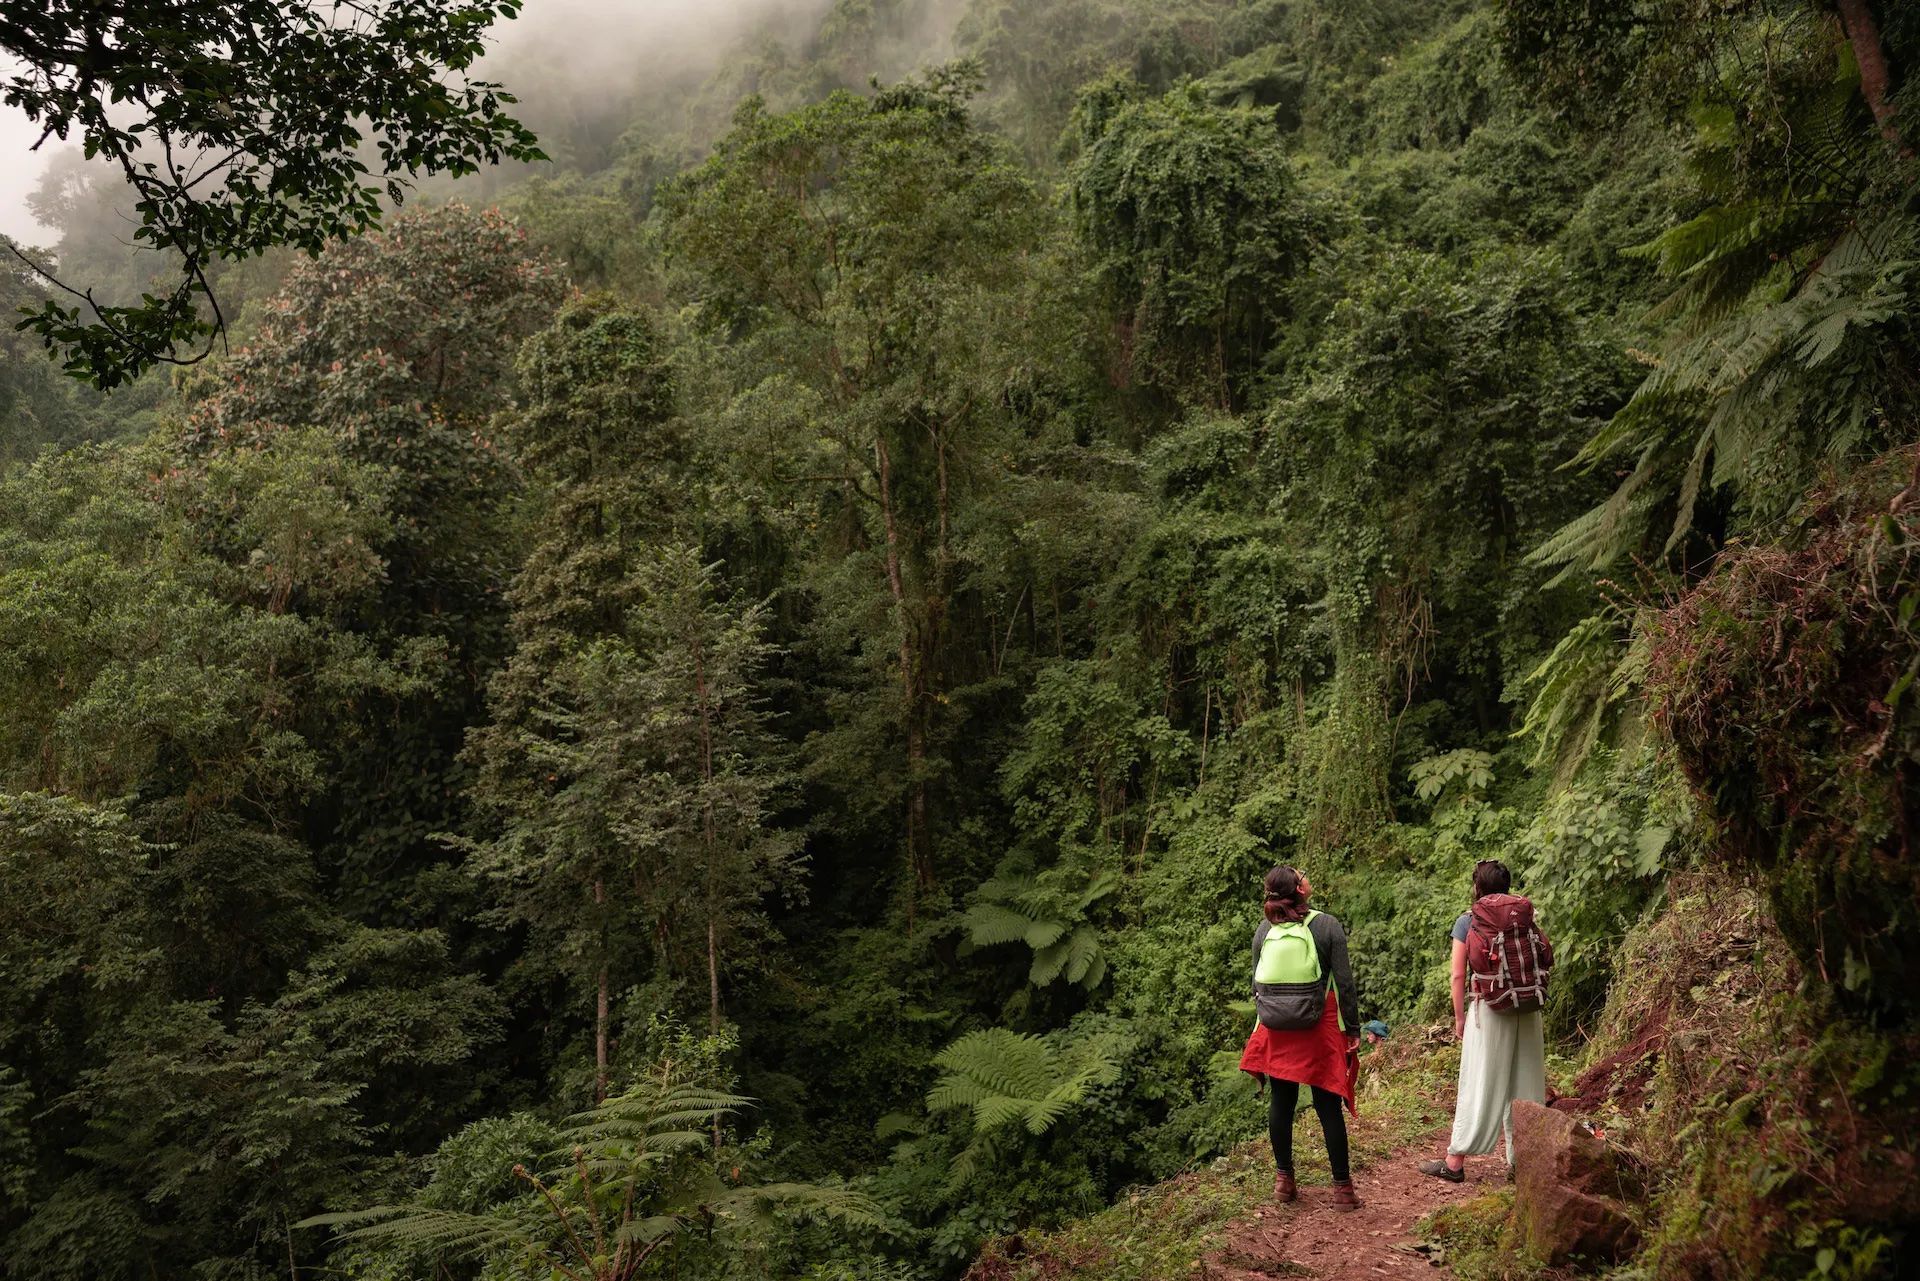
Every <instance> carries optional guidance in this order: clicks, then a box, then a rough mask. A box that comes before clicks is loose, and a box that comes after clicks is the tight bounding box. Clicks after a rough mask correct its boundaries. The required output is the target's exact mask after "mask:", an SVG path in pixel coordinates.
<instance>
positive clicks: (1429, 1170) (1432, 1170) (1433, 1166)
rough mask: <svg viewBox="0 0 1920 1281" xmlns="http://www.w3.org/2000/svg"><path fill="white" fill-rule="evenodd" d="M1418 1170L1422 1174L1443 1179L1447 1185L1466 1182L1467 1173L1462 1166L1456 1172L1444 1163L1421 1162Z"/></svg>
mask: <svg viewBox="0 0 1920 1281" xmlns="http://www.w3.org/2000/svg"><path fill="white" fill-rule="evenodd" d="M1419 1170H1420V1173H1422V1174H1431V1175H1432V1176H1433V1177H1434V1178H1436V1179H1445V1180H1446V1181H1447V1182H1448V1183H1465V1182H1466V1181H1467V1171H1466V1168H1465V1167H1464V1166H1463V1167H1461V1168H1460V1169H1458V1170H1456V1169H1454V1168H1453V1167H1452V1166H1450V1165H1448V1164H1447V1163H1446V1162H1445V1161H1422V1162H1421V1163H1420V1165H1419Z"/></svg>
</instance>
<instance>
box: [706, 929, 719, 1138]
mask: <svg viewBox="0 0 1920 1281" xmlns="http://www.w3.org/2000/svg"><path fill="white" fill-rule="evenodd" d="M707 1028H708V1030H709V1031H710V1033H711V1034H712V1035H713V1036H715V1037H718V1036H719V1035H720V944H719V938H718V935H717V933H716V932H715V930H714V925H713V917H712V916H708V917H707ZM713 1150H714V1151H715V1152H718V1151H719V1150H720V1114H719V1113H718V1112H716V1113H714V1114H713Z"/></svg>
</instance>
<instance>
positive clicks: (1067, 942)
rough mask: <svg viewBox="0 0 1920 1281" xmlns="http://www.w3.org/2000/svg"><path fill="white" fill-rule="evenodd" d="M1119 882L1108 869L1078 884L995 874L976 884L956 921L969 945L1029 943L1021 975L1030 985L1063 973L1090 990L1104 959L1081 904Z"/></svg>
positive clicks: (1096, 899)
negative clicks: (1029, 959)
mask: <svg viewBox="0 0 1920 1281" xmlns="http://www.w3.org/2000/svg"><path fill="white" fill-rule="evenodd" d="M1119 884H1120V879H1119V877H1118V876H1116V875H1115V874H1114V873H1113V872H1111V871H1102V872H1099V873H1097V874H1096V875H1094V877H1093V878H1092V879H1091V880H1089V881H1087V882H1086V883H1085V885H1084V886H1083V887H1082V888H1080V889H1078V890H1063V889H1060V888H1056V887H1055V886H1054V885H1052V884H1051V883H1049V882H1048V881H1047V880H1045V879H1040V878H1034V877H1030V876H1000V877H995V878H994V879H992V880H990V881H986V882H984V883H982V884H981V886H980V888H979V890H978V891H977V893H976V896H975V901H974V904H973V906H972V907H970V908H968V909H967V911H966V913H965V915H963V916H962V917H961V924H962V926H963V927H964V928H965V929H966V932H967V941H968V942H969V943H970V944H972V945H973V946H974V947H995V946H1000V945H1004V944H1008V943H1024V944H1025V945H1026V946H1027V947H1029V948H1031V949H1033V965H1032V967H1031V968H1029V969H1028V971H1027V981H1028V982H1029V983H1032V984H1033V985H1034V986H1035V987H1045V986H1047V985H1048V984H1049V983H1053V982H1055V981H1057V980H1060V979H1063V978H1064V979H1065V980H1066V981H1067V982H1069V983H1077V984H1079V985H1080V986H1082V987H1084V988H1086V989H1087V990H1088V991H1092V990H1093V989H1094V988H1097V987H1099V986H1100V983H1101V980H1103V979H1104V978H1106V975H1107V960H1106V956H1105V954H1104V952H1103V951H1102V949H1101V946H1100V933H1099V931H1098V930H1096V929H1094V927H1093V926H1092V925H1091V924H1090V923H1088V922H1087V920H1086V914H1087V910H1088V909H1089V908H1091V907H1092V906H1093V905H1094V904H1095V903H1097V902H1099V901H1100V900H1101V899H1103V898H1105V897H1106V896H1107V895H1109V894H1111V893H1113V891H1114V890H1115V889H1117V888H1118V887H1119Z"/></svg>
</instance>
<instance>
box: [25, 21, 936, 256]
mask: <svg viewBox="0 0 1920 1281" xmlns="http://www.w3.org/2000/svg"><path fill="white" fill-rule="evenodd" d="M831 3H832V0H527V4H526V7H525V8H524V9H523V10H522V11H521V14H520V16H519V17H518V18H517V19H515V20H513V21H511V22H500V23H496V24H495V25H494V28H493V31H492V34H491V39H492V41H493V44H494V49H493V51H492V52H490V53H489V54H488V55H487V57H486V59H485V60H484V61H483V62H482V64H481V70H480V74H481V75H482V76H483V77H484V78H488V79H495V80H500V81H502V82H504V83H505V84H506V86H507V88H508V89H509V90H510V91H511V92H513V93H515V94H516V95H518V96H519V98H520V99H521V102H522V108H521V110H522V114H523V115H524V116H525V117H526V118H527V119H528V121H529V123H531V124H533V125H534V126H535V127H536V129H537V128H538V126H539V124H540V123H541V122H542V120H543V119H544V120H546V121H554V120H559V119H578V118H579V117H580V116H581V115H582V114H584V113H590V112H591V113H599V114H604V115H606V116H607V117H608V118H610V119H611V118H614V117H617V116H618V115H619V114H620V113H622V112H623V111H624V110H625V108H626V106H627V104H629V103H630V102H631V100H632V99H633V98H634V97H635V96H636V95H638V94H640V93H643V92H646V91H647V90H648V88H649V87H653V88H656V89H657V88H659V87H661V86H662V85H663V84H664V83H668V82H670V83H671V84H673V85H680V86H688V85H697V84H698V83H699V82H700V81H701V80H703V79H704V78H705V77H706V76H707V75H708V74H710V73H711V72H712V71H713V69H714V68H715V67H716V66H718V65H719V63H720V61H721V59H722V58H723V57H724V56H725V55H726V54H727V52H728V51H729V50H732V49H735V48H737V47H739V45H740V44H741V42H743V41H746V40H749V39H756V40H757V39H759V38H762V37H767V38H772V39H776V40H779V41H782V42H792V41H796V40H800V39H803V38H804V36H805V34H806V33H807V32H809V31H811V30H812V29H813V27H814V26H815V24H817V23H818V21H819V19H820V18H821V16H822V15H823V14H824V13H825V12H826V11H827V9H828V8H829V7H830V5H831ZM930 7H932V8H940V7H943V6H939V5H935V6H930ZM875 70H885V69H882V68H876V69H875ZM39 136H40V131H39V129H38V128H37V127H36V126H34V125H33V124H32V122H30V121H28V120H27V119H26V117H25V116H24V115H23V114H22V113H21V112H19V111H18V110H16V109H14V108H11V107H0V234H5V235H9V236H12V237H15V238H16V239H19V240H22V241H24V242H26V243H29V244H35V243H37V244H43V245H44V244H48V243H49V242H51V241H52V240H53V239H54V238H55V233H54V230H53V229H51V228H48V227H45V226H42V225H41V224H40V223H38V222H37V221H36V220H35V219H34V217H33V214H32V211H31V210H30V209H29V208H28V203H27V202H28V197H29V196H30V195H31V194H32V192H33V191H34V189H35V188H36V187H37V185H38V184H39V182H40V180H41V178H42V176H43V175H44V174H45V172H46V170H47V165H48V162H49V160H50V159H51V157H52V155H53V154H54V153H56V152H57V151H59V150H60V148H61V146H62V144H61V143H60V142H59V141H58V140H49V141H48V143H47V144H46V146H45V147H43V148H42V149H41V151H39V152H37V153H36V152H32V151H30V150H29V148H30V147H31V146H32V144H33V143H34V141H35V140H36V139H37V138H38V137H39Z"/></svg>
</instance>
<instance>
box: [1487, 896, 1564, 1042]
mask: <svg viewBox="0 0 1920 1281" xmlns="http://www.w3.org/2000/svg"><path fill="white" fill-rule="evenodd" d="M1467 969H1468V971H1469V973H1470V976H1471V978H1472V980H1473V995H1474V996H1475V997H1476V998H1477V999H1479V1000H1480V1001H1482V1002H1484V1003H1485V1004H1486V1007H1487V1008H1488V1009H1490V1010H1499V1011H1501V1012H1502V1013H1507V1014H1524V1013H1525V1012H1527V1011H1528V1010H1537V1009H1539V1008H1540V1007H1541V1006H1542V1005H1544V1004H1546V1000H1547V975H1548V973H1549V972H1550V971H1551V970H1552V969H1553V945H1552V944H1551V943H1549V942H1547V936H1546V935H1545V934H1543V933H1541V932H1540V927H1539V926H1538V925H1535V924H1534V923H1533V903H1532V901H1531V900H1530V899H1525V898H1522V897H1521V896H1520V895H1518V894H1488V895H1486V896H1485V897H1483V898H1481V899H1480V900H1479V901H1478V902H1476V903H1475V904H1474V905H1473V920H1472V923H1471V924H1470V925H1469V926H1468V927H1467Z"/></svg>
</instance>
